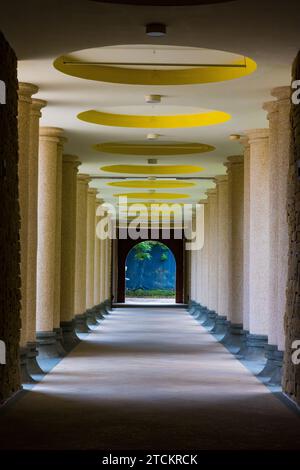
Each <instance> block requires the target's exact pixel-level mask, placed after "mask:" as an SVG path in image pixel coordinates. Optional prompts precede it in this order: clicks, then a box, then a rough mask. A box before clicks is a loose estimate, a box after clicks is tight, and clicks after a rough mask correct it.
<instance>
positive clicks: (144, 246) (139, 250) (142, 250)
mask: <svg viewBox="0 0 300 470" xmlns="http://www.w3.org/2000/svg"><path fill="white" fill-rule="evenodd" d="M155 246H160V247H161V248H162V250H163V251H168V250H169V248H168V247H167V246H166V245H164V244H163V243H161V242H157V241H153V240H148V241H144V242H140V243H138V244H137V245H135V246H134V248H133V249H134V251H135V255H134V257H135V259H137V260H138V261H145V260H150V259H151V258H152V254H151V252H152V250H153V248H154V247H155ZM167 259H168V255H167V254H166V253H163V254H162V256H161V261H166V260H167Z"/></svg>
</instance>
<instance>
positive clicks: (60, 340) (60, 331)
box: [53, 328, 67, 356]
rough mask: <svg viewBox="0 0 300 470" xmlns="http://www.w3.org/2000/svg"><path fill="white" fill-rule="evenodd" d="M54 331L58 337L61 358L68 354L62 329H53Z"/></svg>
mask: <svg viewBox="0 0 300 470" xmlns="http://www.w3.org/2000/svg"><path fill="white" fill-rule="evenodd" d="M53 331H54V333H55V335H56V343H57V350H58V352H59V354H60V355H61V356H65V355H66V354H67V352H66V349H65V348H64V347H63V340H64V339H63V334H62V329H61V328H53Z"/></svg>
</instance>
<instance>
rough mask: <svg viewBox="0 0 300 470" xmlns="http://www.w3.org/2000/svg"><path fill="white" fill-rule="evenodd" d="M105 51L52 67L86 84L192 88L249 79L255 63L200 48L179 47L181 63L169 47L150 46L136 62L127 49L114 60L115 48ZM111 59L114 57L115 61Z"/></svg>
mask: <svg viewBox="0 0 300 470" xmlns="http://www.w3.org/2000/svg"><path fill="white" fill-rule="evenodd" d="M131 47H133V46H131ZM128 48H130V46H128ZM107 49H108V48H105V47H103V48H92V49H86V50H83V51H75V52H73V53H70V54H67V55H62V56H60V57H58V58H57V59H56V60H55V61H54V67H55V68H56V69H57V70H59V71H60V72H62V73H65V74H66V75H70V76H73V77H77V78H83V79H86V80H95V81H99V82H107V83H119V84H128V85H151V86H155V85H160V86H171V85H193V84H203V83H215V82H222V81H227V80H234V79H236V78H242V77H245V76H247V75H250V74H251V73H253V72H254V71H255V70H256V67H257V66H256V63H255V62H254V60H252V59H251V58H249V57H244V56H241V55H239V54H232V53H229V52H223V51H215V50H211V51H210V50H207V49H200V48H188V47H178V51H179V53H182V54H181V56H182V60H180V61H179V62H178V61H177V60H176V56H174V55H172V56H170V54H171V51H172V46H165V48H164V49H163V50H161V51H160V49H159V46H153V45H152V46H150V45H149V46H148V49H149V50H145V53H144V55H143V57H141V56H140V55H138V59H136V61H135V62H132V60H129V59H130V58H131V57H132V55H130V54H129V55H127V56H126V54H125V52H126V48H123V49H122V50H124V53H123V55H120V54H119V55H117V56H115V55H114V53H115V52H116V51H117V48H115V49H114V48H113V47H111V48H110V49H109V50H110V51H111V54H110V55H109V56H108V55H107V54H106V53H107ZM119 49H120V48H119ZM154 49H155V51H156V56H157V57H161V59H156V60H158V62H153V59H151V57H152V56H151V55H149V53H150V50H152V51H153V50H154ZM185 50H186V51H190V52H191V51H192V52H193V54H194V56H193V57H192V58H191V59H190V60H188V59H187V56H186V54H184V51H185ZM147 51H148V55H147ZM203 51H205V54H204V52H203ZM160 53H162V54H163V55H162V56H161V54H160ZM103 54H104V55H103ZM207 54H209V56H208V55H207ZM152 55H153V54H152ZM114 57H117V59H116V61H114ZM123 57H124V58H123ZM127 57H128V60H126V58H127ZM172 57H173V59H172ZM187 60H188V62H187ZM174 61H175V63H174ZM191 61H192V62H191Z"/></svg>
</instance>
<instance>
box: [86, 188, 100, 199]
mask: <svg viewBox="0 0 300 470" xmlns="http://www.w3.org/2000/svg"><path fill="white" fill-rule="evenodd" d="M88 194H89V195H90V196H93V195H94V196H95V197H96V195H97V194H98V189H96V188H89V189H88Z"/></svg>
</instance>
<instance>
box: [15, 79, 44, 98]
mask: <svg viewBox="0 0 300 470" xmlns="http://www.w3.org/2000/svg"><path fill="white" fill-rule="evenodd" d="M38 91H39V87H38V86H36V85H33V83H25V82H19V86H18V98H19V101H26V102H28V103H30V102H31V97H32V95H35V93H37V92H38Z"/></svg>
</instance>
